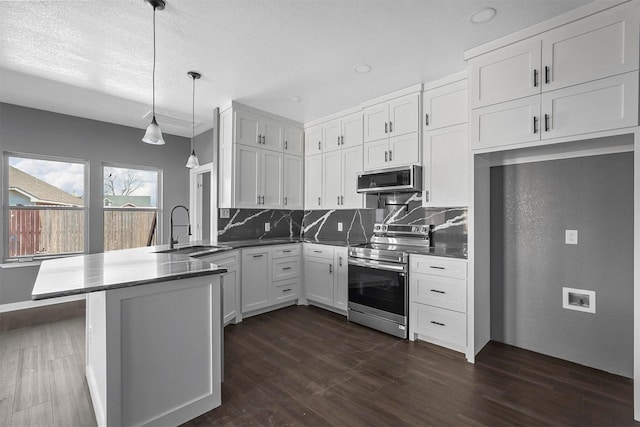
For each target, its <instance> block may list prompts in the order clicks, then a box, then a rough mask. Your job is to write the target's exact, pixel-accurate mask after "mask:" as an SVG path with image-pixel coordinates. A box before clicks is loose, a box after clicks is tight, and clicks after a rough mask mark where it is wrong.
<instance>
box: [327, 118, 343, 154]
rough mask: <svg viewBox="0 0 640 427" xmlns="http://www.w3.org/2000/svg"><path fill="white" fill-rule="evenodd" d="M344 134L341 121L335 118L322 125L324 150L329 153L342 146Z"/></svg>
mask: <svg viewBox="0 0 640 427" xmlns="http://www.w3.org/2000/svg"><path fill="white" fill-rule="evenodd" d="M341 136H342V127H341V121H340V119H338V120H333V121H331V122H327V123H324V124H323V125H322V151H323V152H324V153H328V152H331V151H336V150H339V149H340V148H341V145H340V140H341Z"/></svg>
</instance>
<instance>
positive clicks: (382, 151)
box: [363, 139, 389, 171]
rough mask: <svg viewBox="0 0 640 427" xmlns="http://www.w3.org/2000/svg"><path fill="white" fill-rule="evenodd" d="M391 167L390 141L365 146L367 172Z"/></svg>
mask: <svg viewBox="0 0 640 427" xmlns="http://www.w3.org/2000/svg"><path fill="white" fill-rule="evenodd" d="M387 166H389V141H388V140H386V139H380V140H378V141H373V142H367V143H365V144H364V146H363V168H364V170H366V171H369V170H376V169H382V168H384V167H387Z"/></svg>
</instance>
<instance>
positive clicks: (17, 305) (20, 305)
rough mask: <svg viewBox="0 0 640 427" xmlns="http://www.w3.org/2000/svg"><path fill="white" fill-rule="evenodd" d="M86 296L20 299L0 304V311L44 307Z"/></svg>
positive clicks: (77, 299)
mask: <svg viewBox="0 0 640 427" xmlns="http://www.w3.org/2000/svg"><path fill="white" fill-rule="evenodd" d="M85 298H86V296H85V295H84V294H82V295H70V296H66V297H58V298H49V299H43V300H38V301H20V302H12V303H10V304H0V313H8V312H10V311H17V310H24V309H28V308H36V307H44V306H47V305H53V304H61V303H63V302H70V301H80V300H84V299H85Z"/></svg>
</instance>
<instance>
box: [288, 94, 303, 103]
mask: <svg viewBox="0 0 640 427" xmlns="http://www.w3.org/2000/svg"><path fill="white" fill-rule="evenodd" d="M287 99H288V100H289V101H290V102H300V101H302V99H300V97H299V96H295V95H289V96H287Z"/></svg>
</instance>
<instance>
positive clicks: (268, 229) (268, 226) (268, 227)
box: [264, 222, 271, 231]
mask: <svg viewBox="0 0 640 427" xmlns="http://www.w3.org/2000/svg"><path fill="white" fill-rule="evenodd" d="M264 231H271V223H269V222H265V223H264Z"/></svg>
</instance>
